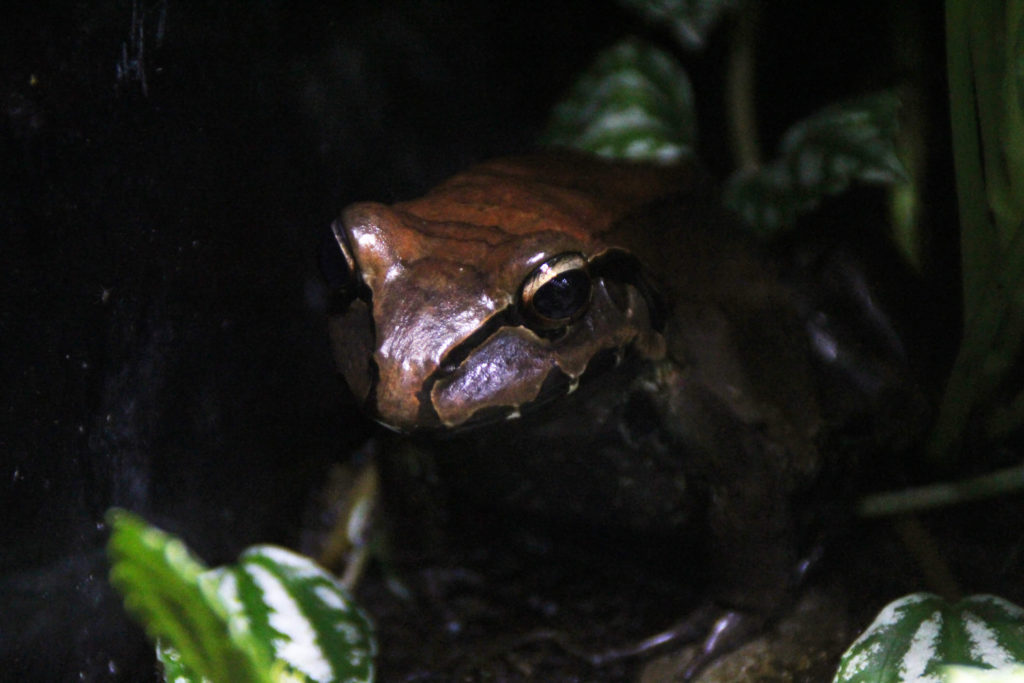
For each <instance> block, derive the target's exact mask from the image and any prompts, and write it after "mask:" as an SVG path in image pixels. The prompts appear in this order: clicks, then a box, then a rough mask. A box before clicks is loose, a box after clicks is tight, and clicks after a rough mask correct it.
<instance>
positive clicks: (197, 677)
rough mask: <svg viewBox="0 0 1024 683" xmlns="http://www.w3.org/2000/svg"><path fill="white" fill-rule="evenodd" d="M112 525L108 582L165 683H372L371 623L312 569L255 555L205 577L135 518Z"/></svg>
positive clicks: (289, 558) (113, 517)
mask: <svg viewBox="0 0 1024 683" xmlns="http://www.w3.org/2000/svg"><path fill="white" fill-rule="evenodd" d="M110 522H111V525H112V526H113V527H114V532H113V534H112V536H111V540H110V543H109V545H108V551H109V553H110V557H111V560H112V564H113V567H112V569H111V582H112V583H113V584H114V585H115V586H116V587H117V588H118V590H120V591H121V592H122V594H124V596H125V605H126V606H127V608H128V609H129V611H130V612H131V613H132V614H133V615H134V616H135V617H136V618H138V619H139V620H140V621H141V622H142V623H143V624H144V625H145V626H146V630H147V632H148V633H149V634H150V636H151V637H153V638H154V639H156V640H157V656H158V658H159V660H160V662H161V663H162V664H163V667H164V677H165V680H168V681H175V682H176V683H177V682H179V681H181V682H182V683H189V682H194V683H200V682H205V681H232V682H234V681H239V682H243V683H244V682H260V683H264V682H265V683H270V682H271V681H273V682H274V683H285V682H286V681H317V682H325V683H326V682H329V681H331V682H333V681H345V682H346V683H359V682H368V681H372V680H374V674H375V669H374V657H375V655H376V641H375V639H374V635H373V629H372V626H371V625H370V622H369V620H368V619H367V617H366V616H365V615H364V614H363V613H362V612H361V611H360V610H359V608H358V607H357V606H356V605H355V604H354V603H353V602H352V600H351V598H350V597H349V595H348V593H347V591H346V590H345V589H344V588H343V587H342V586H341V584H340V583H339V581H338V580H337V579H336V578H335V577H334V576H332V575H331V574H329V573H328V572H327V571H325V570H324V569H322V568H320V567H319V566H317V565H316V564H315V563H314V562H313V561H312V560H310V559H308V558H306V557H303V556H301V555H298V554H296V553H293V552H291V551H289V550H286V549H284V548H278V547H275V546H254V547H252V548H249V549H248V550H246V551H245V552H244V553H243V554H242V555H241V557H240V558H239V561H238V563H237V564H235V565H231V566H228V567H221V568H218V569H212V570H211V569H207V568H206V567H204V566H203V565H202V564H201V563H200V562H199V561H198V560H196V559H195V558H194V557H193V556H192V555H191V554H190V553H189V551H188V549H187V548H186V547H185V545H184V544H183V543H182V542H181V541H180V540H178V539H176V538H174V537H173V536H171V535H169V534H166V533H164V532H162V531H160V530H158V529H155V528H153V527H151V526H149V525H148V524H146V523H145V522H144V521H142V520H141V519H139V518H138V517H136V516H135V515H132V514H130V513H127V512H123V511H113V512H111V514H110Z"/></svg>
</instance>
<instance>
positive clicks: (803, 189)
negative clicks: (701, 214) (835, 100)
mask: <svg viewBox="0 0 1024 683" xmlns="http://www.w3.org/2000/svg"><path fill="white" fill-rule="evenodd" d="M898 113H899V100H898V99H897V98H896V96H895V95H894V94H892V93H888V92H885V93H880V94H877V95H872V96H869V97H864V98H861V99H858V100H854V101H852V102H846V103H843V104H839V105H834V106H830V107H827V108H825V109H822V110H821V111H819V112H818V113H816V114H813V115H811V116H810V117H808V118H806V119H804V120H803V121H800V122H799V123H797V124H796V125H794V126H793V127H792V128H790V129H789V131H787V132H786V135H785V136H784V137H783V139H782V145H781V152H780V154H779V157H778V159H776V160H775V161H774V162H773V163H771V164H769V165H767V166H764V167H763V168H760V169H755V170H753V171H742V170H741V171H739V172H737V173H735V174H734V175H733V177H732V178H730V179H729V183H728V185H727V187H726V191H725V202H726V204H727V205H728V206H729V207H730V208H731V209H733V210H734V211H736V212H738V213H739V214H740V215H741V216H742V217H743V218H744V219H745V220H746V221H747V223H749V224H750V225H751V226H753V227H754V228H755V229H756V230H757V231H758V232H760V233H762V234H766V235H767V234H771V233H772V232H774V231H775V230H777V229H778V228H781V227H789V226H791V225H792V224H793V222H794V221H795V220H796V217H797V216H798V215H800V214H801V213H804V212H806V211H808V210H810V209H812V208H814V207H815V206H817V204H818V202H819V201H820V200H821V199H822V198H823V197H825V196H827V195H834V194H838V193H840V192H842V191H843V190H845V189H846V188H847V187H848V186H849V185H850V183H852V182H854V181H860V182H865V183H881V184H886V183H893V182H896V181H901V180H905V179H906V172H905V171H904V169H903V164H902V163H901V162H900V160H899V158H898V157H897V155H896V148H895V136H896V132H897V130H898V127H899V121H898Z"/></svg>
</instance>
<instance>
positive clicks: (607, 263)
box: [330, 153, 903, 656]
mask: <svg viewBox="0 0 1024 683" xmlns="http://www.w3.org/2000/svg"><path fill="white" fill-rule="evenodd" d="M333 232H334V237H335V239H336V241H337V244H338V245H339V246H340V248H341V251H342V254H343V255H344V258H345V261H346V264H347V269H348V273H349V275H348V277H349V278H350V281H349V282H348V284H347V285H346V286H345V287H344V288H343V289H344V291H345V292H347V295H346V296H344V297H342V299H341V303H340V304H339V306H337V307H336V312H335V314H334V315H333V316H332V318H331V321H330V328H331V336H332V342H333V347H334V353H335V357H336V359H337V363H338V366H339V368H340V369H341V371H342V373H343V374H344V376H345V378H346V380H347V382H348V384H349V386H350V387H351V388H352V390H353V392H354V394H355V395H356V397H357V398H358V400H359V401H361V403H362V404H363V406H364V408H365V409H366V410H367V411H368V412H369V413H370V414H372V415H373V416H374V417H375V418H376V419H377V420H378V421H380V422H381V423H383V424H385V425H387V426H389V427H390V428H392V429H394V430H396V431H401V432H414V433H420V432H424V431H427V432H436V431H438V430H440V431H447V432H449V433H450V434H454V435H455V437H454V439H455V443H458V444H460V449H462V450H466V451H470V452H477V453H478V454H481V455H478V456H477V457H463V458H460V459H459V462H458V465H457V466H455V465H453V466H451V467H450V468H449V469H448V470H447V471H446V472H445V474H446V476H447V477H448V478H449V480H451V481H453V482H454V484H453V486H454V490H462V491H465V492H466V493H465V495H467V496H473V497H477V498H478V499H480V500H484V501H488V502H490V503H491V504H494V505H497V506H504V507H507V508H509V509H510V510H512V511H515V510H520V511H523V512H528V513H530V514H532V515H540V516H542V517H543V516H547V517H551V518H552V519H568V520H571V521H573V522H581V521H582V522H585V523H593V524H603V525H610V526H616V527H620V528H626V529H630V530H632V531H635V532H638V533H657V534H665V533H674V532H676V531H678V532H680V533H682V530H683V529H684V528H686V527H692V525H694V524H696V523H700V524H703V525H704V528H705V530H706V531H707V532H708V533H709V534H710V540H709V541H708V543H707V546H706V547H707V549H708V550H707V552H706V554H707V555H708V557H706V558H705V559H706V560H707V561H708V562H710V563H711V564H712V566H713V567H714V569H713V571H712V572H711V575H712V576H713V577H714V579H713V581H712V585H711V586H710V591H711V592H710V601H711V603H712V604H714V605H716V606H717V607H716V608H715V609H714V610H704V611H703V612H702V615H703V616H704V618H703V622H704V624H703V625H704V627H710V626H711V624H712V623H713V622H715V620H716V619H718V622H717V623H718V625H719V626H722V627H725V628H726V636H725V637H720V638H719V639H718V640H715V639H712V640H710V641H709V642H708V646H707V647H706V648H705V650H706V654H707V656H711V655H713V654H714V653H715V652H716V651H717V650H718V649H721V648H723V647H729V646H731V645H733V644H735V642H737V641H738V640H739V639H741V638H742V637H743V636H744V635H745V634H747V633H749V632H750V630H751V628H750V627H749V624H751V623H754V624H761V623H763V621H764V619H765V618H767V616H768V615H770V614H771V613H772V612H773V610H775V609H777V608H778V607H779V606H780V605H782V604H784V602H785V598H786V596H787V594H788V593H789V592H790V591H791V589H792V580H791V579H792V576H793V571H794V567H795V566H796V564H797V561H798V557H799V553H800V552H801V549H800V533H801V525H799V524H798V523H797V522H796V521H795V519H796V516H795V514H794V510H793V508H792V500H793V497H794V496H795V495H797V494H800V493H803V492H805V491H807V490H808V489H810V488H811V487H812V485H813V484H814V483H815V481H816V479H817V477H818V475H819V472H820V470H821V468H822V467H823V466H824V465H825V464H826V461H828V460H829V459H830V458H832V459H834V455H833V454H832V453H831V452H830V449H828V448H827V444H828V443H829V438H830V436H831V435H833V434H835V433H837V432H839V431H842V430H843V429H844V428H845V426H846V425H847V424H848V423H850V422H852V421H854V419H855V418H856V417H858V416H859V415H860V413H862V412H863V410H864V406H865V405H867V406H872V407H873V406H874V405H875V404H876V403H878V402H880V401H881V400H882V398H881V397H882V395H883V393H885V392H883V391H882V389H877V388H876V389H874V390H873V393H870V395H867V396H863V395H862V394H863V393H864V392H862V391H859V390H857V391H853V390H850V394H851V395H853V394H854V393H856V394H857V396H858V401H856V402H854V403H856V406H857V407H856V408H853V407H850V408H847V407H845V405H844V403H843V401H842V400H839V401H836V400H834V396H835V395H840V396H844V395H845V394H844V392H846V391H847V388H846V387H843V388H842V390H840V391H837V390H836V384H835V383H834V382H832V383H829V382H826V381H825V380H823V379H822V372H821V368H822V367H823V366H824V365H827V364H828V361H829V359H827V358H824V359H823V358H822V357H821V354H820V353H817V352H816V348H817V347H816V346H815V345H814V343H812V342H813V335H811V334H810V333H809V331H808V330H809V329H810V327H809V326H808V324H807V321H806V316H807V311H806V310H804V309H805V308H806V306H805V307H804V308H803V309H802V308H801V306H800V305H798V302H800V301H806V300H807V298H808V297H801V296H800V295H799V293H797V292H794V290H793V288H792V287H791V286H790V285H788V284H786V283H784V282H783V281H781V280H780V278H779V277H778V275H777V273H776V272H775V270H774V269H773V266H772V265H771V264H770V262H769V261H768V260H767V259H765V258H764V256H763V254H762V253H761V251H760V250H759V249H758V248H757V247H756V246H755V245H753V244H752V243H751V242H750V241H748V240H747V239H746V238H745V237H743V235H742V232H741V231H740V230H738V229H736V228H735V226H734V225H733V220H732V219H731V218H730V217H729V216H728V215H726V214H724V212H723V211H722V210H721V209H719V208H717V198H716V196H715V193H714V192H712V191H710V189H709V188H708V186H707V185H706V184H703V183H701V182H700V181H699V180H697V178H696V176H695V174H693V173H691V172H689V171H688V170H686V169H681V168H676V167H671V168H669V167H657V166H643V165H631V164H615V163H609V162H604V161H599V160H596V159H593V158H590V157H584V156H581V155H576V154H569V153H564V154H547V155H537V156H531V157H520V158H512V159H503V160H497V161H492V162H489V163H485V164H482V165H479V166H476V167H474V168H472V169H470V170H468V171H466V172H464V173H461V174H459V175H457V176H455V177H453V178H452V179H450V180H448V181H447V182H445V183H443V184H442V185H440V186H439V187H437V188H436V189H434V190H433V191H431V192H430V193H428V194H427V195H426V196H424V197H422V198H420V199H416V200H413V201H408V202H403V203H399V204H395V205H393V206H385V205H382V204H376V203H360V204H355V205H353V206H350V207H348V208H347V209H346V210H345V212H344V214H343V216H342V218H341V219H340V220H339V221H337V222H336V223H335V224H334V226H333ZM567 253H568V254H575V255H579V256H581V257H582V260H583V261H585V262H586V266H585V269H586V271H587V274H588V277H589V281H590V286H591V291H590V296H589V303H587V304H586V306H585V307H584V308H583V309H582V310H581V311H580V312H579V313H578V314H576V315H575V316H574V317H573V318H572V319H571V321H569V322H566V323H565V324H564V325H560V326H555V327H553V328H552V327H546V326H543V325H538V324H536V322H535V321H534V320H533V319H532V318H531V314H530V310H529V309H530V302H529V301H527V300H526V299H527V298H528V295H527V294H525V292H526V291H527V290H525V289H524V282H527V281H528V279H529V278H531V277H532V276H533V274H534V273H536V272H537V271H538V267H539V266H541V264H545V263H547V262H550V261H551V259H552V257H555V256H558V255H562V254H567ZM811 298H812V299H813V297H811ZM819 332H820V330H819ZM826 332H827V330H826ZM819 341H820V340H819ZM827 341H830V342H831V341H838V342H840V343H841V341H842V340H831V339H830V340H827ZM889 360H890V359H886V362H885V363H883V365H885V367H886V368H895V370H893V371H892V373H891V374H889V375H886V376H885V377H883V378H881V379H880V381H879V382H876V383H874V384H875V386H876V387H877V386H882V387H884V388H890V387H891V385H893V384H898V383H899V382H900V381H902V379H903V376H902V375H901V367H902V366H901V365H900V363H901V361H900V359H899V358H896V359H893V360H892V361H891V362H889ZM823 392H831V394H832V399H830V401H828V402H827V403H828V406H829V407H827V408H826V407H824V406H825V403H826V402H823V401H821V400H820V399H821V396H822V394H823ZM448 443H449V444H451V443H453V441H452V440H451V439H449V441H448ZM449 448H450V446H449ZM484 453H486V456H485V455H482V454H484ZM697 501H699V503H698V502H697ZM738 615H747V616H748V618H746V619H740V618H739V617H738ZM740 624H742V626H740ZM733 634H734V635H733Z"/></svg>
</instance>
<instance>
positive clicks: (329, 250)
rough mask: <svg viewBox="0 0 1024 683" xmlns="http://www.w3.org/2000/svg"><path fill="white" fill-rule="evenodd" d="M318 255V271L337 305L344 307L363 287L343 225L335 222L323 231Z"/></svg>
mask: <svg viewBox="0 0 1024 683" xmlns="http://www.w3.org/2000/svg"><path fill="white" fill-rule="evenodd" d="M319 257H320V272H321V274H322V275H323V277H324V280H326V281H327V286H328V287H329V288H330V290H331V292H332V295H333V296H334V297H335V299H336V300H337V303H338V305H340V306H341V307H342V308H345V307H347V306H348V304H349V303H351V302H352V301H353V300H355V299H356V298H360V297H362V296H363V295H364V292H363V290H364V289H365V287H364V286H363V284H362V281H361V279H360V277H359V269H358V268H357V267H356V261H355V258H353V256H352V249H351V248H350V247H349V245H348V237H347V235H346V233H345V229H344V226H343V225H341V224H340V223H337V222H336V223H335V224H334V225H332V226H331V227H330V228H329V229H328V230H326V231H325V232H324V234H323V237H322V239H321V241H320V253H319Z"/></svg>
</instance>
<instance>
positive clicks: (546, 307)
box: [520, 254, 591, 330]
mask: <svg viewBox="0 0 1024 683" xmlns="http://www.w3.org/2000/svg"><path fill="white" fill-rule="evenodd" d="M590 291H591V283H590V273H588V272H587V261H586V259H584V258H583V256H581V255H580V254H559V255H558V256H553V257H551V258H549V259H548V260H547V261H545V262H544V263H542V264H540V265H539V266H537V268H536V269H535V270H534V271H533V272H532V273H530V275H529V276H528V277H527V278H526V280H525V281H524V282H523V289H522V294H521V295H520V301H521V302H522V309H523V313H524V314H525V317H526V318H527V320H528V321H529V322H530V323H533V324H534V325H535V326H536V327H538V328H540V329H542V330H551V329H555V328H558V327H563V326H565V325H568V324H569V323H571V322H572V321H574V320H576V319H577V318H579V317H580V316H581V315H583V312H584V311H586V310H587V306H588V305H589V304H590Z"/></svg>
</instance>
